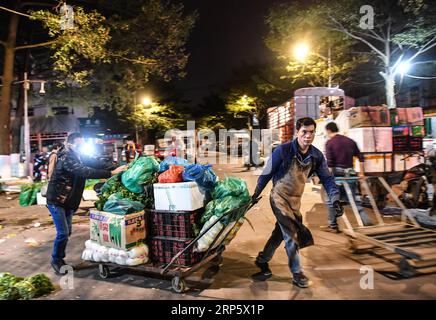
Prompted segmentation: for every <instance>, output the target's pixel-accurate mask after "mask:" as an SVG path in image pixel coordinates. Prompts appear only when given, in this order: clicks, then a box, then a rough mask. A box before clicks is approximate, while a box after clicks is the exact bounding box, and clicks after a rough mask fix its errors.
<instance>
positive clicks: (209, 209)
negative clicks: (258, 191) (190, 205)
mask: <svg viewBox="0 0 436 320" xmlns="http://www.w3.org/2000/svg"><path fill="white" fill-rule="evenodd" d="M249 202H250V196H248V197H246V196H245V195H242V196H240V197H233V196H227V197H224V198H222V199H217V200H212V201H211V202H209V203H208V204H207V205H206V210H205V212H204V214H203V216H202V217H201V222H202V223H205V222H206V221H208V220H209V219H210V218H211V217H212V216H217V217H221V216H223V215H225V214H227V213H228V212H230V211H232V210H235V209H237V208H240V209H239V210H240V211H237V212H234V213H231V214H229V215H228V216H226V217H225V218H223V220H222V223H223V224H224V225H227V224H228V223H229V222H231V221H234V219H235V218H237V217H239V215H240V214H241V213H242V212H241V211H243V210H245V208H241V207H243V206H244V205H245V204H248V203H249Z"/></svg>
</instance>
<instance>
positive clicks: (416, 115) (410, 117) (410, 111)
mask: <svg viewBox="0 0 436 320" xmlns="http://www.w3.org/2000/svg"><path fill="white" fill-rule="evenodd" d="M405 109H406V110H407V122H408V124H410V125H414V126H423V125H424V114H423V113H422V108H421V107H415V108H405Z"/></svg>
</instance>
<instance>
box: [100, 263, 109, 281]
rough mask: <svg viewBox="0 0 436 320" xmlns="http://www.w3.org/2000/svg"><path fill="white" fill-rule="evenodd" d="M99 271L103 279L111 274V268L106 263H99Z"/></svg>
mask: <svg viewBox="0 0 436 320" xmlns="http://www.w3.org/2000/svg"><path fill="white" fill-rule="evenodd" d="M98 271H99V274H100V278H102V279H107V278H109V276H110V274H111V273H110V270H109V267H108V266H105V265H104V264H99V265H98Z"/></svg>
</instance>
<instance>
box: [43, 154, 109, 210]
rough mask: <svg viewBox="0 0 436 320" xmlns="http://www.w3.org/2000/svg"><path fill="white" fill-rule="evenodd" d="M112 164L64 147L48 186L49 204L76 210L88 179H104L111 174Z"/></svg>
mask: <svg viewBox="0 0 436 320" xmlns="http://www.w3.org/2000/svg"><path fill="white" fill-rule="evenodd" d="M112 169H113V165H112V164H107V163H104V162H99V161H98V160H97V159H93V158H90V157H86V156H82V155H80V156H79V155H78V154H77V153H76V152H75V151H74V150H72V149H70V148H67V147H64V148H62V149H61V150H59V152H58V159H57V162H56V166H55V169H54V171H53V174H52V176H51V179H50V182H49V184H48V188H47V204H54V205H57V206H60V207H64V208H66V209H71V210H74V211H76V210H77V208H78V207H79V205H80V202H81V200H82V193H83V190H84V189H85V181H86V179H102V178H109V177H110V176H111V170H112Z"/></svg>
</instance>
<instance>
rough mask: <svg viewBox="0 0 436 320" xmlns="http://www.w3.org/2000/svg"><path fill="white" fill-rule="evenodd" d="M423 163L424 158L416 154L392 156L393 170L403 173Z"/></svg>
mask: <svg viewBox="0 0 436 320" xmlns="http://www.w3.org/2000/svg"><path fill="white" fill-rule="evenodd" d="M405 158H406V159H405ZM420 163H424V157H422V156H420V155H418V154H395V155H394V170H395V171H404V170H409V169H410V168H412V167H414V166H417V165H418V164H420Z"/></svg>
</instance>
